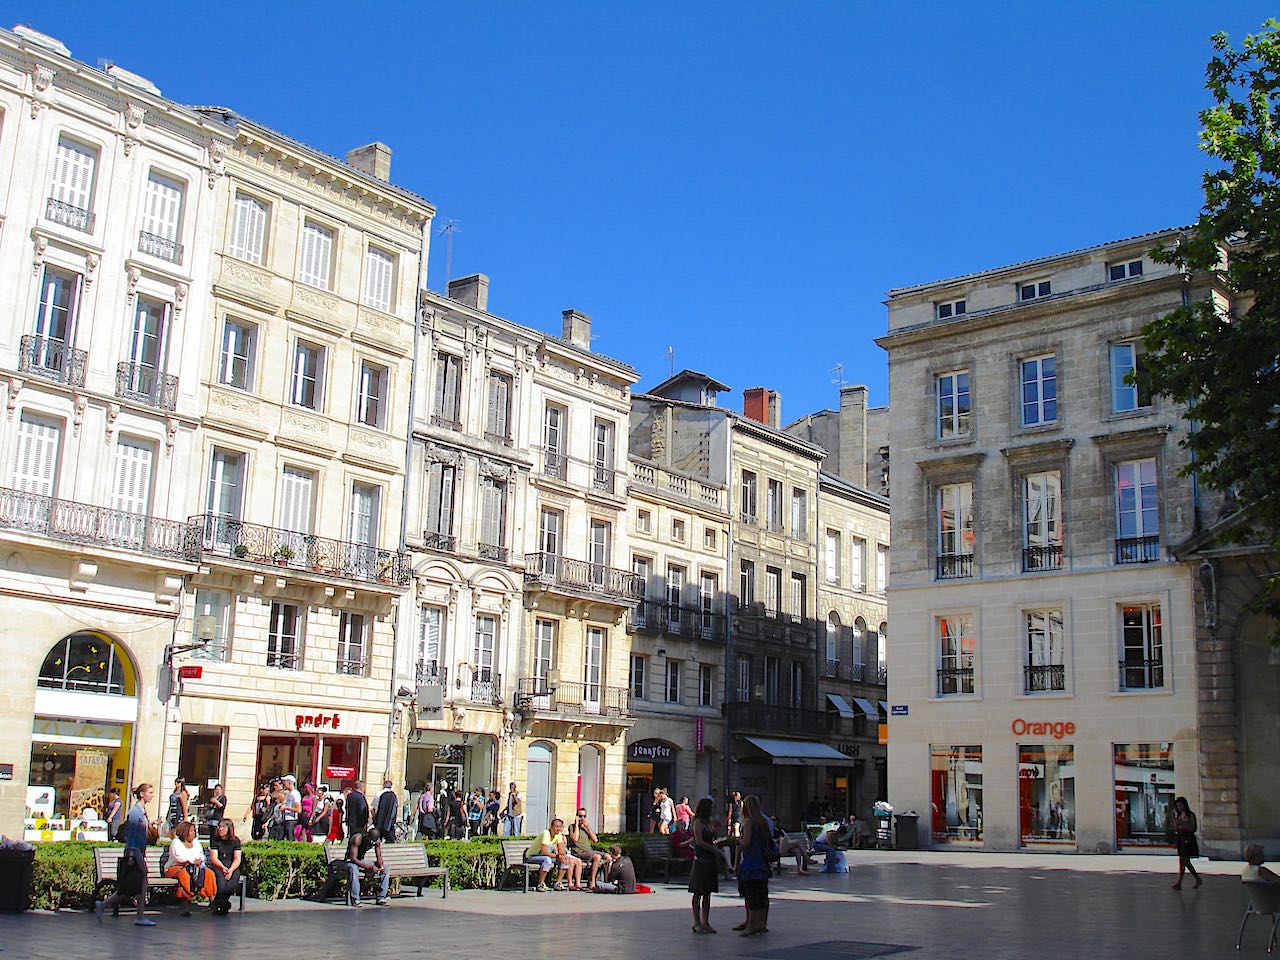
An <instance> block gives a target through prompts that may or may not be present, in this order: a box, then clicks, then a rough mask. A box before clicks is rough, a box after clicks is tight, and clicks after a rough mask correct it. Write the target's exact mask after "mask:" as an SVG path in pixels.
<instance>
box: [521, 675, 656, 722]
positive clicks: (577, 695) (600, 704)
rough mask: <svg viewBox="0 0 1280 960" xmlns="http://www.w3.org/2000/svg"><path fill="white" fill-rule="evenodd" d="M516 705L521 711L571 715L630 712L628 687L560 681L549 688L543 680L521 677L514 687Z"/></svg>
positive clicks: (614, 714) (602, 714)
mask: <svg viewBox="0 0 1280 960" xmlns="http://www.w3.org/2000/svg"><path fill="white" fill-rule="evenodd" d="M516 705H517V706H518V707H519V709H520V710H521V711H523V712H526V713H528V712H530V711H532V712H535V713H557V714H562V715H565V716H571V717H611V718H624V717H629V716H630V715H631V690H630V689H629V688H627V687H610V686H605V685H604V684H601V683H570V682H565V681H563V680H562V681H560V683H559V684H557V686H556V687H555V689H550V688H549V687H548V686H547V683H546V681H545V680H539V679H537V678H534V677H525V678H524V679H522V680H521V681H520V683H519V685H518V687H517V693H516Z"/></svg>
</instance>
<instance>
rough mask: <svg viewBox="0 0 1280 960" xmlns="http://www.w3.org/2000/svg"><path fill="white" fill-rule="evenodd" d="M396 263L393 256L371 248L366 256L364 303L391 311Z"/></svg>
mask: <svg viewBox="0 0 1280 960" xmlns="http://www.w3.org/2000/svg"><path fill="white" fill-rule="evenodd" d="M394 273H395V261H394V259H393V258H392V256H391V254H389V253H386V252H385V251H383V250H379V249H377V248H376V247H370V248H369V249H368V251H367V252H366V254H365V277H364V302H365V305H366V306H369V307H373V308H374V309H376V310H382V311H383V312H387V311H389V310H390V309H391V278H392V274H394Z"/></svg>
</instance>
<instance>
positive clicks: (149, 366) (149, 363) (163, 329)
mask: <svg viewBox="0 0 1280 960" xmlns="http://www.w3.org/2000/svg"><path fill="white" fill-rule="evenodd" d="M137 301H138V305H137V307H136V308H135V309H134V312H133V330H132V331H131V334H130V337H129V365H130V366H129V369H130V375H131V379H130V383H129V388H130V389H131V390H134V391H137V392H141V393H144V394H147V395H148V396H151V395H154V393H155V391H156V386H157V380H156V371H158V370H163V369H164V358H165V348H166V347H167V345H168V344H167V342H166V338H167V334H168V327H169V316H170V307H169V304H167V303H165V302H164V301H162V300H153V299H152V298H150V297H144V296H138V297H137Z"/></svg>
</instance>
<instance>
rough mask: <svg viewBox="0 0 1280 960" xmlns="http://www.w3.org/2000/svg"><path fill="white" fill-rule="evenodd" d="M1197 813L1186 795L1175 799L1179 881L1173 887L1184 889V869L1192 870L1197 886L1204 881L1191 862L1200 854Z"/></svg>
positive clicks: (1174, 817) (1174, 833)
mask: <svg viewBox="0 0 1280 960" xmlns="http://www.w3.org/2000/svg"><path fill="white" fill-rule="evenodd" d="M1198 826H1199V825H1198V824H1197V823H1196V815H1195V814H1194V813H1192V812H1191V805H1190V804H1189V803H1187V798H1186V797H1178V799H1177V800H1174V801H1173V844H1174V846H1175V847H1177V849H1178V882H1177V883H1175V884H1174V885H1173V889H1175V890H1181V889H1182V874H1183V872H1184V871H1188V870H1189V871H1191V876H1193V877H1194V878H1195V881H1196V886H1197V887H1198V886H1200V884H1201V883H1203V882H1204V881H1202V880H1201V879H1200V874H1198V873H1196V868H1195V865H1194V864H1193V863H1192V862H1191V858H1192V857H1198V856H1200V844H1199V843H1198V842H1197V841H1196V829H1197V828H1198Z"/></svg>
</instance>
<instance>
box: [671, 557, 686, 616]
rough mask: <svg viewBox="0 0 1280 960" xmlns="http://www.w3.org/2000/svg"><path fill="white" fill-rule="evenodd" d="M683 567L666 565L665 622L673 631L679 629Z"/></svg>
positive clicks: (682, 592)
mask: <svg viewBox="0 0 1280 960" xmlns="http://www.w3.org/2000/svg"><path fill="white" fill-rule="evenodd" d="M684 575H685V569H684V567H677V566H668V567H667V623H669V624H670V625H671V629H672V630H673V631H675V632H679V630H680V600H681V597H682V596H683V594H684Z"/></svg>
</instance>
